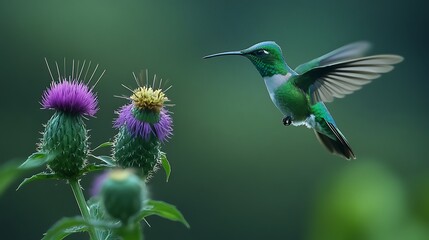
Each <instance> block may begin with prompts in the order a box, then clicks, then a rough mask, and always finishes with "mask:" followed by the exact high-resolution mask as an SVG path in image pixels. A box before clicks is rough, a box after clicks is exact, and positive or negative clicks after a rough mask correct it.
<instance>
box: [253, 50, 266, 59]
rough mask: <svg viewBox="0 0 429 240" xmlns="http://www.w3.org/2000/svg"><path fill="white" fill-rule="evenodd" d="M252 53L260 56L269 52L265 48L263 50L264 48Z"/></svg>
mask: <svg viewBox="0 0 429 240" xmlns="http://www.w3.org/2000/svg"><path fill="white" fill-rule="evenodd" d="M254 53H255V55H256V56H260V57H262V56H266V55H268V54H270V52H268V51H267V50H264V49H261V50H258V51H255V52H254Z"/></svg>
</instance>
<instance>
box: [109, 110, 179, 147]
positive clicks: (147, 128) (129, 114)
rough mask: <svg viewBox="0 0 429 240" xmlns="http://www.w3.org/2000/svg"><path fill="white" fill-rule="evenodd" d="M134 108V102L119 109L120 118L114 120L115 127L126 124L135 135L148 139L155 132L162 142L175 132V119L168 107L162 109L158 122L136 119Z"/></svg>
mask: <svg viewBox="0 0 429 240" xmlns="http://www.w3.org/2000/svg"><path fill="white" fill-rule="evenodd" d="M132 109H133V104H128V105H125V106H123V107H121V108H120V109H119V111H118V118H117V119H116V120H115V122H114V127H115V128H120V127H122V126H123V125H125V126H126V127H127V129H128V131H130V132H131V134H133V135H134V136H140V137H141V138H143V139H146V140H148V139H149V138H150V136H151V134H154V135H155V136H156V137H157V138H158V139H159V140H160V141H161V142H163V141H165V140H167V139H168V138H170V137H171V135H172V134H173V133H172V132H173V127H172V125H173V120H172V119H171V116H170V114H169V113H168V111H167V110H166V109H164V108H162V109H161V111H160V113H159V114H160V120H159V122H157V123H147V122H143V121H140V120H138V119H136V118H135V117H134V115H133V111H132Z"/></svg>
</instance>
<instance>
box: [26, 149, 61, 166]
mask: <svg viewBox="0 0 429 240" xmlns="http://www.w3.org/2000/svg"><path fill="white" fill-rule="evenodd" d="M56 155H57V154H56V153H53V152H51V153H44V152H36V153H33V154H31V155H30V156H29V157H28V158H27V160H25V162H24V163H23V164H21V166H19V168H21V169H33V168H38V167H41V166H45V165H46V164H48V163H49V162H50V161H52V160H54V158H55V157H56Z"/></svg>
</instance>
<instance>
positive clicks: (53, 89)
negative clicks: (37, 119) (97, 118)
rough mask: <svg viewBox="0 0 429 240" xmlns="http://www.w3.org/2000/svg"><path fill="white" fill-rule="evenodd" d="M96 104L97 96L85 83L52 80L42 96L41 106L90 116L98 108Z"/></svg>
mask: <svg viewBox="0 0 429 240" xmlns="http://www.w3.org/2000/svg"><path fill="white" fill-rule="evenodd" d="M97 104H98V102H97V97H96V96H95V94H94V93H93V92H92V91H91V89H90V88H89V87H88V86H87V85H86V84H85V83H83V82H79V81H75V80H72V81H68V80H66V79H64V80H61V81H60V82H52V83H51V86H50V87H49V88H48V89H47V90H46V91H45V92H44V93H43V96H42V106H43V108H45V109H55V110H58V111H62V112H66V113H71V114H82V115H88V116H91V117H93V116H94V115H95V113H96V112H97V110H98V108H97Z"/></svg>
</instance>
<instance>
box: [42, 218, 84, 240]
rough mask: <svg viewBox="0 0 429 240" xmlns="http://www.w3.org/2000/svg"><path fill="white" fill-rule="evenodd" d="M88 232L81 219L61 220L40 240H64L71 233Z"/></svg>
mask: <svg viewBox="0 0 429 240" xmlns="http://www.w3.org/2000/svg"><path fill="white" fill-rule="evenodd" d="M84 231H88V224H87V222H86V221H85V220H84V219H83V218H82V217H73V218H70V217H68V218H62V219H60V220H59V221H58V222H56V223H55V224H54V225H53V226H52V227H51V228H50V229H49V230H48V231H47V232H46V233H45V236H44V237H43V238H42V240H59V239H64V238H65V237H67V236H68V235H70V234H72V233H78V232H84Z"/></svg>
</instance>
